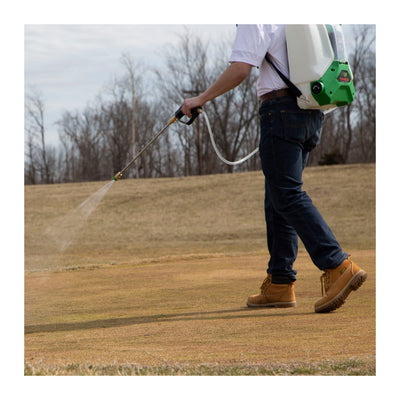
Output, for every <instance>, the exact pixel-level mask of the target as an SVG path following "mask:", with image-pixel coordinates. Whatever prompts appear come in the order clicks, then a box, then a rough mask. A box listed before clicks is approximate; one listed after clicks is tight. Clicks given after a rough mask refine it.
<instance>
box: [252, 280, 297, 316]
mask: <svg viewBox="0 0 400 400" xmlns="http://www.w3.org/2000/svg"><path fill="white" fill-rule="evenodd" d="M260 289H261V293H260V294H258V295H254V296H250V297H249V298H248V299H247V305H248V307H277V308H286V307H296V297H295V295H294V282H292V283H288V284H276V283H272V281H271V275H269V274H268V275H267V277H266V278H265V279H264V282H263V283H262V285H261V288H260Z"/></svg>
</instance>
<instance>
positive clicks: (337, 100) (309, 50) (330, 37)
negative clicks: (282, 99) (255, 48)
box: [265, 25, 355, 111]
mask: <svg viewBox="0 0 400 400" xmlns="http://www.w3.org/2000/svg"><path fill="white" fill-rule="evenodd" d="M285 30H286V43H287V51H288V61H289V75H290V80H289V78H287V77H285V76H284V75H283V74H282V73H281V72H280V71H279V70H278V68H277V67H276V66H275V65H274V64H273V63H272V61H271V60H270V58H269V56H268V54H267V55H266V56H265V58H266V60H267V61H268V62H269V63H270V64H271V65H272V66H273V67H274V69H275V70H276V71H277V73H278V74H279V76H280V77H281V78H282V79H283V80H284V82H285V83H286V85H287V86H288V87H289V89H290V90H291V91H292V92H293V94H294V95H295V96H296V97H297V104H298V106H299V107H300V108H303V109H319V110H323V111H331V110H333V109H335V108H336V107H341V106H346V105H349V104H350V103H351V102H352V101H353V100H354V96H355V89H354V83H353V74H352V72H351V68H350V65H349V62H348V59H347V55H346V49H345V43H344V36H343V30H342V27H341V26H340V25H286V27H285Z"/></svg>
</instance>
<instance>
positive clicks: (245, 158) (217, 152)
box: [201, 110, 258, 165]
mask: <svg viewBox="0 0 400 400" xmlns="http://www.w3.org/2000/svg"><path fill="white" fill-rule="evenodd" d="M201 114H203V115H204V118H205V120H206V125H207V128H208V133H209V135H210V139H211V143H212V145H213V147H214V150H215V153H216V154H217V156H218V158H219V159H220V160H221V161H222V162H224V163H225V164H228V165H239V164H242V163H244V162H245V161H247V160H248V159H249V158H251V157H253V156H254V155H255V154H256V153H257V152H258V148H257V149H255V150H253V151H252V152H251V153H250V154H248V155H247V156H246V157H244V158H241V159H240V160H237V161H228V160H226V159H225V158H224V157H223V156H222V154H221V153H220V151H219V150H218V148H217V145H216V143H215V140H214V135H213V132H212V129H211V125H210V121H209V120H208V117H207V114H206V112H205V111H204V110H202V111H201Z"/></svg>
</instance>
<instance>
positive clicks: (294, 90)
mask: <svg viewBox="0 0 400 400" xmlns="http://www.w3.org/2000/svg"><path fill="white" fill-rule="evenodd" d="M265 59H266V60H267V62H268V63H270V64H271V65H272V67H273V68H274V69H275V71H276V72H277V73H278V75H279V76H280V77H281V79H282V80H283V82H285V83H286V85H287V87H288V88H289V89H290V90H291V92H292V93H293V94H294V95H295V96H296V97H300V96H301V95H302V93H301V91H300V90H299V88H298V87H297V86H296V85H295V84H294V83H293V82H292V81H291V80H290V79H289V78H287V77H286V76H285V75H284V74H283V73H282V72H281V71H280V70H279V68H278V67H277V66H276V65H275V64H274V63H273V62H272V60H271V59H270V57H269V54H268V53H267V54H266V55H265Z"/></svg>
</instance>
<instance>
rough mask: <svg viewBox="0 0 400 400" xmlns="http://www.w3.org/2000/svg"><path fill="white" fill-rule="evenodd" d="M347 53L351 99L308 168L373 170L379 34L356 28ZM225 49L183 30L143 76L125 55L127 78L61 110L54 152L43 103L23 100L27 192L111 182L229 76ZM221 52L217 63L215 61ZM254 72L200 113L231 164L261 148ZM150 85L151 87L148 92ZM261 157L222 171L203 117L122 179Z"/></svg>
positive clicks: (33, 94)
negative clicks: (369, 165)
mask: <svg viewBox="0 0 400 400" xmlns="http://www.w3.org/2000/svg"><path fill="white" fill-rule="evenodd" d="M354 38H355V45H354V49H353V51H352V52H351V54H350V55H349V62H350V65H351V67H352V71H353V75H354V84H355V87H356V98H355V100H354V101H353V103H352V104H351V105H350V106H347V107H343V108H340V109H338V110H335V111H334V112H332V113H329V114H328V115H327V118H326V120H325V124H324V128H323V133H322V138H321V143H320V144H319V146H317V148H316V149H315V150H314V151H313V152H311V154H310V158H309V165H318V164H337V163H353V162H357V163H362V162H375V50H374V44H375V31H374V27H373V26H370V25H359V26H355V27H354ZM229 49H230V43H229V42H228V41H226V40H221V42H219V43H218V44H214V45H212V46H211V45H210V44H208V43H205V42H203V41H202V40H201V39H200V38H198V37H193V36H192V35H191V34H190V32H189V31H187V32H185V33H184V34H183V35H182V36H181V37H180V40H179V42H178V44H177V45H176V46H170V47H168V49H167V50H166V51H165V52H164V54H163V57H164V67H163V68H162V69H145V68H144V66H143V65H140V64H138V63H137V62H136V61H135V60H134V59H133V58H132V57H131V56H129V55H127V54H123V55H122V56H121V63H122V65H123V67H124V71H125V73H124V74H123V75H122V76H120V77H117V78H115V79H114V81H112V82H110V83H109V84H107V86H106V87H105V89H104V90H103V91H102V92H101V93H100V94H99V95H98V96H97V97H96V98H95V99H94V100H93V101H92V102H91V103H90V104H89V105H87V106H86V107H85V108H84V109H83V110H78V111H65V112H64V113H63V114H62V115H61V117H60V119H59V120H58V121H57V126H58V133H59V142H60V144H59V146H58V147H57V148H56V147H54V146H48V145H46V128H45V126H46V125H45V118H46V115H45V102H44V100H43V97H42V95H41V93H40V91H38V90H31V91H30V92H29V93H27V94H26V100H25V184H39V183H40V184H42V183H64V182H79V181H96V180H107V179H110V178H111V177H112V176H113V175H114V174H115V173H116V172H118V171H120V170H121V169H122V168H123V167H124V166H125V165H126V164H127V163H128V162H129V161H130V160H131V159H132V157H133V155H134V154H136V153H137V152H138V151H140V150H141V149H142V148H143V147H144V146H145V145H146V144H147V143H148V142H149V141H150V139H151V138H152V137H153V136H154V135H155V134H156V133H157V132H159V131H160V130H161V129H162V128H163V126H164V125H165V124H166V123H167V122H168V121H169V119H170V118H171V116H172V115H171V110H172V112H173V111H175V109H172V107H174V106H176V107H175V108H177V107H178V106H179V105H180V104H182V102H183V99H184V98H187V97H191V96H194V95H197V94H198V93H200V92H202V91H204V90H205V89H206V88H207V87H208V86H209V85H210V84H211V83H212V82H213V81H214V80H215V79H216V78H217V77H218V76H219V75H220V74H221V73H222V71H223V70H224V69H225V68H226V66H227V64H226V58H227V56H228V55H229ZM221 54H222V55H223V56H221ZM256 80H257V70H256V69H255V68H253V71H252V72H251V73H250V75H249V76H248V77H247V78H246V80H245V81H244V82H243V83H242V84H241V85H239V86H238V87H237V88H235V89H234V90H232V91H230V92H228V93H226V94H224V95H223V96H220V97H219V98H218V99H215V100H213V101H211V102H210V103H208V104H207V105H206V107H205V110H206V112H207V115H208V117H209V120H210V123H211V126H212V130H213V132H214V135H215V141H216V144H217V146H218V148H219V149H220V152H221V153H222V154H223V155H224V157H225V158H227V159H228V160H236V159H238V158H241V157H243V156H245V155H247V154H248V153H250V152H251V151H253V150H254V149H255V148H257V146H258V141H259V121H258V107H259V101H258V99H257V96H256V91H255V87H256ZM149 82H151V83H152V84H151V87H149ZM259 169H260V160H259V158H258V156H255V157H252V158H251V159H250V160H248V161H246V162H245V163H244V164H242V165H241V166H236V167H233V166H230V165H226V164H224V163H222V162H221V161H220V160H219V159H218V158H217V157H216V155H215V153H214V150H213V148H212V146H211V142H210V140H209V137H208V130H207V127H206V124H205V122H204V120H203V119H202V117H201V116H200V117H199V118H198V119H197V120H196V121H195V123H193V125H191V126H189V127H187V126H186V125H182V124H178V123H175V124H173V125H171V126H170V127H169V128H168V131H167V132H166V134H164V135H163V136H161V138H160V139H159V140H158V141H157V142H155V144H154V145H153V146H151V147H150V148H149V149H148V150H147V151H146V152H145V153H144V154H143V156H142V157H141V158H140V159H138V160H137V162H136V163H135V164H134V165H133V166H132V167H131V168H130V169H128V171H127V172H126V174H125V175H124V177H130V178H149V177H172V176H189V175H204V174H215V173H228V172H229V173H231V172H236V171H250V170H259Z"/></svg>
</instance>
